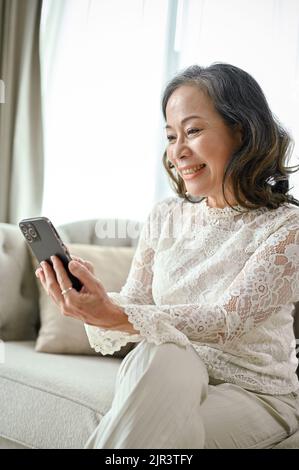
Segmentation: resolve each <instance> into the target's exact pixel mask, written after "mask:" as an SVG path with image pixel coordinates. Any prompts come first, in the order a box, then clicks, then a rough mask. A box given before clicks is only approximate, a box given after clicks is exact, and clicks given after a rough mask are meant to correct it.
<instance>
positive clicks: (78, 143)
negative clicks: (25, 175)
mask: <svg viewBox="0 0 299 470" xmlns="http://www.w3.org/2000/svg"><path fill="white" fill-rule="evenodd" d="M167 19H168V1H166V0H146V1H145V0H127V1H125V2H124V1H120V0H64V1H63V2H53V1H51V0H50V1H49V0H45V1H44V9H43V18H42V35H41V47H42V65H43V72H44V73H43V100H44V122H45V190H44V203H43V214H44V215H45V216H47V217H50V218H51V219H52V220H53V221H54V223H56V224H60V223H65V222H68V221H72V220H79V219H87V218H98V217H119V218H132V219H135V220H144V219H145V217H146V215H147V213H148V211H149V210H150V209H151V207H152V205H153V202H154V200H155V172H156V164H157V158H158V157H157V154H158V153H159V152H160V151H161V149H160V148H159V149H158V150H157V148H158V147H159V145H158V144H157V135H161V132H160V129H159V126H160V120H161V115H162V113H161V111H160V95H161V83H162V82H163V79H164V74H165V70H164V64H165V54H166V51H165V44H166V42H167V41H166V40H165V35H166V34H167V26H166V23H167ZM165 144H166V139H165V142H164V143H163V145H165ZM161 158H162V153H161ZM161 158H160V156H159V159H160V160H161ZM160 171H161V172H162V171H163V167H162V163H161V166H160Z"/></svg>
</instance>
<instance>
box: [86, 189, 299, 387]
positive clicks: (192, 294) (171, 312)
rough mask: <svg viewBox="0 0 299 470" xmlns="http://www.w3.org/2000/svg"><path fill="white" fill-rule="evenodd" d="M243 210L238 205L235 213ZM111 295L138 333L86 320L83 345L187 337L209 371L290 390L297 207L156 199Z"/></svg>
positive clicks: (108, 348)
mask: <svg viewBox="0 0 299 470" xmlns="http://www.w3.org/2000/svg"><path fill="white" fill-rule="evenodd" d="M240 211H242V213H240ZM109 296H110V297H111V299H112V300H113V301H114V302H115V303H117V304H118V305H120V306H122V308H123V309H124V311H125V313H126V314H127V315H128V319H129V321H130V322H131V323H132V324H133V326H134V328H135V329H136V330H138V331H139V332H140V334H139V333H138V334H130V333H126V332H121V331H111V330H107V329H102V328H99V327H95V326H91V325H87V324H85V328H86V332H87V335H88V338H89V342H90V344H91V346H92V347H93V348H94V349H95V350H96V351H98V352H101V353H102V354H104V355H105V354H112V353H113V352H115V351H117V350H119V349H120V348H121V347H122V346H124V345H125V344H126V343H128V342H139V341H141V340H142V339H144V338H146V340H147V341H149V342H151V343H155V344H157V345H158V344H161V343H165V342H174V343H176V344H178V345H180V346H182V347H184V346H185V345H187V344H189V343H191V344H192V345H193V347H194V348H195V350H196V352H197V353H198V355H199V356H200V358H201V359H202V360H203V361H204V363H205V365H206V367H207V370H208V373H209V376H210V377H213V378H215V379H221V380H225V381H227V382H231V383H235V384H238V385H240V386H242V387H244V388H247V389H249V390H253V391H257V392H262V393H269V394H287V393H290V392H293V391H296V390H298V388H299V381H298V378H297V375H296V368H297V365H298V360H297V358H296V354H295V348H296V345H295V344H296V341H295V336H294V331H293V314H294V303H295V302H297V301H299V208H298V207H296V206H294V205H291V204H285V205H283V206H281V207H279V208H278V209H275V210H270V209H267V208H261V209H256V210H250V211H247V210H246V209H244V208H242V207H241V206H239V205H237V206H234V209H232V208H230V207H225V208H224V209H221V208H211V207H209V206H208V205H207V202H206V199H203V201H201V202H200V203H195V204H192V203H190V202H188V201H186V200H183V199H181V198H179V197H169V198H166V199H164V200H163V201H160V202H158V203H156V204H155V205H154V207H153V209H152V211H151V212H150V214H149V215H148V217H147V220H146V222H145V223H144V225H143V227H142V231H141V234H140V238H139V242H138V246H137V249H136V252H135V255H134V258H133V262H132V265H131V269H130V272H129V275H128V278H127V281H126V283H125V285H124V286H123V287H122V289H121V291H120V293H114V292H110V293H109Z"/></svg>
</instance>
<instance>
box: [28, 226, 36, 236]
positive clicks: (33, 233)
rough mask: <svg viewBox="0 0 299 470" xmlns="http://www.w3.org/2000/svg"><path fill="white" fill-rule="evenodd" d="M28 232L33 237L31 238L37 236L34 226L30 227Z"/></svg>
mask: <svg viewBox="0 0 299 470" xmlns="http://www.w3.org/2000/svg"><path fill="white" fill-rule="evenodd" d="M28 232H29V234H30V235H31V236H32V237H33V238H36V237H37V233H36V231H35V230H34V228H32V227H30V228H29V230H28Z"/></svg>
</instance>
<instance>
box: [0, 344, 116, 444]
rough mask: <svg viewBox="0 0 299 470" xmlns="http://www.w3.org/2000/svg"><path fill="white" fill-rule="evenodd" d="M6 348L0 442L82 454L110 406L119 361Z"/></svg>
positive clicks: (0, 378)
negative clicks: (72, 450) (74, 449)
mask: <svg viewBox="0 0 299 470" xmlns="http://www.w3.org/2000/svg"><path fill="white" fill-rule="evenodd" d="M34 346H35V343H34V342H33V341H18V342H7V343H5V362H4V363H3V364H0V416H1V417H2V418H1V422H0V439H1V438H3V439H6V440H9V441H13V442H18V443H19V444H21V445H24V446H26V447H31V448H41V449H44V448H48V449H50V448H56V449H59V448H66V449H67V448H83V447H84V444H85V442H86V441H87V439H88V437H89V436H90V434H91V433H92V432H93V430H94V429H95V427H96V426H97V425H98V423H99V422H100V420H101V418H102V417H103V416H104V415H105V414H106V413H107V411H108V409H109V408H110V406H111V403H112V399H113V395H114V386H115V379H116V375H117V371H118V368H119V366H120V364H121V361H122V360H121V359H118V358H114V357H100V356H99V357H94V356H90V357H89V356H71V355H61V354H47V353H39V352H36V351H35V349H34Z"/></svg>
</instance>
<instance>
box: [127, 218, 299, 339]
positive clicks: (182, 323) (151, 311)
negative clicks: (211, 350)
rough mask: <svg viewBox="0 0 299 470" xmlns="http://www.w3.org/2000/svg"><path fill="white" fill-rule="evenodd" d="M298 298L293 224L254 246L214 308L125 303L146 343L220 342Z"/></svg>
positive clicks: (298, 247)
mask: <svg viewBox="0 0 299 470" xmlns="http://www.w3.org/2000/svg"><path fill="white" fill-rule="evenodd" d="M298 300H299V226H298V222H297V223H296V224H293V225H292V226H289V227H286V226H284V227H282V228H280V229H279V230H277V231H276V232H274V234H272V235H271V236H270V237H269V238H268V239H267V240H266V241H264V242H263V243H262V245H260V247H259V248H258V249H257V250H256V251H255V253H254V254H253V255H252V256H251V257H250V258H249V259H248V261H247V262H246V264H245V265H244V268H243V269H242V271H241V272H240V273H239V274H238V276H237V277H236V278H235V280H234V281H233V282H232V284H231V285H230V286H229V288H228V289H227V291H225V292H224V293H223V295H222V296H221V298H219V299H218V300H217V301H215V302H214V304H211V305H206V304H196V305H194V304H187V305H186V304H182V305H155V306H151V305H141V306H137V305H126V306H125V307H124V309H125V312H126V313H127V315H128V317H129V321H130V322H131V323H132V324H133V325H134V327H135V328H136V329H137V330H139V331H140V334H141V335H142V336H144V337H146V338H147V340H148V341H149V342H153V343H155V344H161V343H164V342H168V341H170V342H175V343H177V344H180V345H186V344H187V343H188V342H189V340H191V341H199V342H214V343H220V344H224V343H226V342H230V341H233V340H234V339H235V338H238V337H240V336H242V335H243V334H245V333H246V332H248V331H249V330H250V329H252V328H255V327H256V326H258V325H259V324H260V323H262V322H264V321H265V320H266V319H267V318H268V317H269V316H270V315H275V313H276V312H277V311H279V309H280V307H281V306H283V305H285V304H288V303H295V302H297V301H298Z"/></svg>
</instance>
